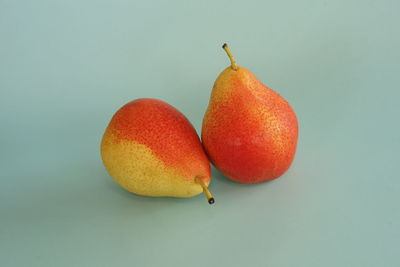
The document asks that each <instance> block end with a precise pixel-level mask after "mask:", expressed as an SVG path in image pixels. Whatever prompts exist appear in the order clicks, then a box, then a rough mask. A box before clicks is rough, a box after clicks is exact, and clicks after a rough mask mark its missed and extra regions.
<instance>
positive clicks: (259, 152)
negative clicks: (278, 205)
mask: <svg viewBox="0 0 400 267" xmlns="http://www.w3.org/2000/svg"><path fill="white" fill-rule="evenodd" d="M223 48H224V50H225V51H226V52H227V54H228V56H229V58H230V61H231V66H229V67H228V68H226V69H225V70H224V71H223V72H222V73H221V74H220V75H219V76H218V78H217V80H216V81H215V83H214V87H213V89H212V92H211V97H210V102H209V105H208V108H207V111H206V113H205V116H204V119H203V126H202V141H203V145H204V148H205V149H206V152H207V154H208V156H209V158H210V160H211V162H212V163H213V164H214V165H215V166H216V167H217V168H218V169H219V170H220V171H221V172H222V173H223V174H224V175H225V176H227V177H228V178H230V179H232V180H234V181H237V182H241V183H258V182H264V181H268V180H272V179H275V178H277V177H279V176H281V175H282V174H283V173H285V171H286V170H287V169H288V168H289V167H290V165H291V163H292V161H293V158H294V155H295V152H296V145H297V137H298V124H297V118H296V114H295V113H294V111H293V109H292V108H291V106H290V105H289V103H288V102H287V101H286V100H285V99H284V98H283V97H282V96H280V95H279V94H278V93H276V92H275V91H273V90H272V89H271V88H269V87H267V86H265V85H264V84H263V83H261V82H260V81H259V80H258V79H257V78H256V77H255V76H254V75H253V74H252V73H251V72H250V71H249V70H247V69H245V68H243V67H241V66H238V65H237V64H236V62H235V60H234V57H233V56H232V53H231V51H230V50H229V48H228V46H227V45H226V44H224V46H223Z"/></svg>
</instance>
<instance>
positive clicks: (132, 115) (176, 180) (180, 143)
mask: <svg viewBox="0 0 400 267" xmlns="http://www.w3.org/2000/svg"><path fill="white" fill-rule="evenodd" d="M101 156H102V159H103V163H104V166H105V167H106V170H107V171H108V173H109V174H110V175H111V176H112V177H113V178H114V180H115V181H116V182H117V183H118V184H119V185H120V186H122V187H123V188H125V189H126V190H128V191H129V192H133V193H135V194H138V195H144V196H154V197H161V196H171V197H192V196H195V195H198V194H200V193H202V192H203V191H204V192H205V193H206V196H207V198H208V201H209V203H210V204H211V203H213V202H214V198H213V197H212V195H211V193H210V192H209V190H208V188H207V186H208V185H209V183H210V179H211V177H210V175H211V172H210V163H209V161H208V159H207V156H206V154H205V153H204V150H203V148H202V145H201V143H200V139H199V137H198V135H197V133H196V131H195V129H194V128H193V126H192V125H191V124H190V122H189V121H188V119H187V118H186V117H185V116H184V115H183V114H182V113H180V112H179V111H178V110H177V109H176V108H174V107H173V106H171V105H169V104H168V103H165V102H163V101H161V100H157V99H137V100H134V101H132V102H130V103H128V104H126V105H124V106H123V107H122V108H120V109H119V110H118V111H117V112H116V113H115V114H114V116H113V117H112V119H111V122H110V123H109V125H108V127H107V129H106V131H105V133H104V136H103V139H102V141H101Z"/></svg>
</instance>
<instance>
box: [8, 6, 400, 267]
mask: <svg viewBox="0 0 400 267" xmlns="http://www.w3.org/2000/svg"><path fill="white" fill-rule="evenodd" d="M398 3H399V2H398V1H278V0H276V1H259V2H256V1H240V2H233V1H224V2H221V1H193V2H189V1H181V2H174V1H170V2H167V1H165V2H159V3H154V2H152V1H148V2H147V1H141V2H137V1H111V0H110V1H78V0H74V1H50V0H49V1H15V0H0V123H1V124H0V125H1V138H0V164H1V174H0V177H1V180H0V218H1V221H0V265H1V266H232V267H234V266H307V267H310V266H363V267H364V266H400V259H399V257H400V256H399V246H400V234H399V233H400V230H399V228H400V214H399V204H400V198H399V196H400V178H399V149H400V127H399V115H400V105H399V97H400V93H399V92H400V88H399V85H400V74H399V71H400V68H399V60H400V52H399V49H400V35H399V25H400V19H399V15H398V12H399V9H400V5H399V4H398ZM224 42H228V43H229V44H230V46H231V49H232V51H233V53H234V54H235V56H236V58H237V61H238V63H239V64H240V65H243V66H245V67H247V68H249V69H251V70H252V71H253V72H254V73H255V74H256V75H257V76H258V77H259V78H260V79H261V80H262V81H263V82H265V83H266V84H267V85H269V86H270V87H272V88H274V89H275V90H277V91H278V92H279V93H281V94H282V95H283V96H284V97H285V98H286V99H287V100H288V101H289V102H290V103H291V105H292V106H293V108H294V109H295V111H296V113H297V115H298V119H299V124H300V138H299V144H298V152H297V155H296V159H295V161H294V163H293V165H292V167H291V169H290V170H289V171H288V172H287V173H286V174H285V175H284V176H283V177H282V178H281V179H278V180H275V181H273V182H269V183H264V184H258V185H242V184H238V183H234V182H231V181H230V180H227V179H225V178H224V177H223V176H222V175H221V174H220V173H218V172H217V171H215V170H213V181H212V185H211V190H212V191H213V192H214V194H215V197H216V201H217V202H216V204H215V205H213V206H210V205H208V204H207V202H206V201H205V199H204V196H198V197H194V198H192V199H172V198H146V197H138V196H135V195H133V194H130V193H127V192H125V191H123V190H122V189H121V188H119V187H118V186H117V185H116V184H115V183H114V182H113V181H112V180H111V178H110V177H109V176H108V174H107V173H106V172H105V170H104V168H103V166H102V163H101V159H100V155H99V142H100V139H101V136H102V133H103V131H104V129H105V127H106V125H107V123H108V122H109V120H110V118H111V116H112V115H113V113H114V112H115V111H116V110H117V109H118V108H119V107H120V106H121V105H123V104H125V103H126V102H128V101H130V100H133V99H135V98H140V97H154V98H160V99H163V100H165V101H167V102H169V103H171V104H173V105H174V106H176V107H177V108H178V109H180V110H181V111H182V112H183V113H184V114H186V116H187V117H188V118H189V119H190V120H191V121H192V123H193V125H194V126H195V127H196V129H197V130H200V127H201V120H202V117H203V113H204V111H205V108H206V106H207V103H208V98H209V94H210V90H211V87H212V85H213V82H214V79H215V78H216V76H217V75H218V74H219V73H220V71H221V70H223V69H224V68H225V67H226V66H227V65H228V59H227V57H226V55H225V53H224V51H223V50H222V49H221V45H222V44H223V43H224Z"/></svg>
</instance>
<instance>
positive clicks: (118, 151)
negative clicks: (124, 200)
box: [101, 129, 209, 197]
mask: <svg viewBox="0 0 400 267" xmlns="http://www.w3.org/2000/svg"><path fill="white" fill-rule="evenodd" d="M101 155H102V158H103V163H104V166H105V167H106V169H107V171H108V173H109V174H110V175H111V176H112V177H113V179H114V180H115V181H116V182H117V183H118V184H119V185H120V186H121V187H123V188H124V189H126V190H127V191H129V192H132V193H135V194H138V195H144V196H153V197H161V196H171V197H192V196H195V195H198V194H201V193H202V192H203V189H202V187H201V186H200V185H199V184H197V183H196V182H195V178H196V177H193V179H190V180H188V179H184V177H182V175H181V174H180V173H179V172H178V171H177V170H176V169H174V168H173V167H170V166H166V165H165V164H164V162H162V161H161V160H160V159H159V158H157V157H156V156H155V155H154V154H153V153H152V151H151V149H150V148H148V147H147V146H145V145H143V144H139V143H137V142H134V141H127V140H121V139H119V140H117V139H116V137H115V136H114V135H113V134H112V132H111V131H110V130H109V129H107V130H106V132H105V134H104V137H103V140H102V143H101ZM208 183H209V182H208ZM208 183H207V185H208Z"/></svg>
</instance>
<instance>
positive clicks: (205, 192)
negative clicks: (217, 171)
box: [195, 177, 215, 204]
mask: <svg viewBox="0 0 400 267" xmlns="http://www.w3.org/2000/svg"><path fill="white" fill-rule="evenodd" d="M195 181H196V183H198V184H199V185H200V186H201V187H202V188H203V192H204V194H206V197H207V200H208V203H209V204H214V202H215V200H214V197H213V195H212V194H211V192H210V190H208V187H207V186H206V184H205V183H204V181H203V180H202V179H201V178H200V177H196V179H195Z"/></svg>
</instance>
